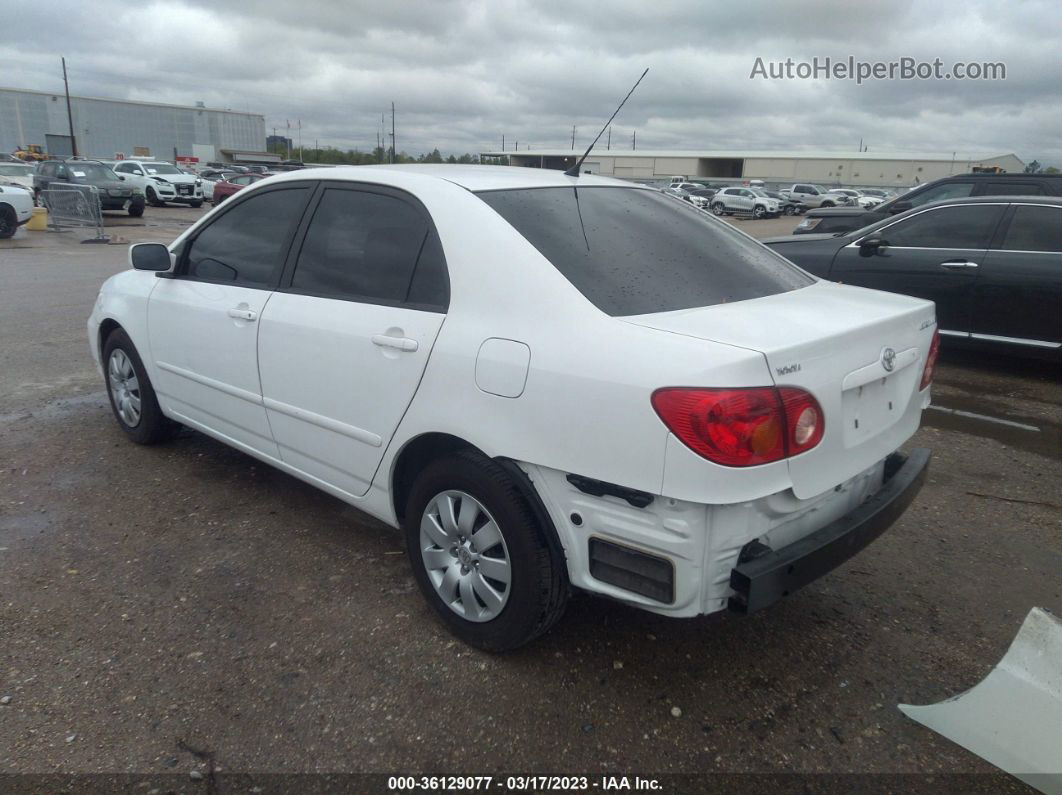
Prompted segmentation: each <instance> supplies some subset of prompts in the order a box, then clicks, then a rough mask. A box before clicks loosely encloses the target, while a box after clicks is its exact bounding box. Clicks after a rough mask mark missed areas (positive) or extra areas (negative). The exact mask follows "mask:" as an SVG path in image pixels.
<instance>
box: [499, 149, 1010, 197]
mask: <svg viewBox="0 0 1062 795" xmlns="http://www.w3.org/2000/svg"><path fill="white" fill-rule="evenodd" d="M581 155H582V151H577V152H573V151H571V150H565V149H528V150H524V149H521V150H519V151H516V152H504V151H501V152H484V153H483V154H482V156H483V157H491V158H507V159H508V161H509V164H510V165H514V166H528V167H531V168H555V169H568V168H571V166H572V165H573V164H574V163H575V162H576V160H577V159H578V157H580V156H581ZM992 167H999V168H1002V169H1003V170H1004V171H1009V172H1020V171H1022V170H1023V169H1024V168H1025V163H1023V162H1022V161H1021V160H1020V159H1018V157H1017V156H1016V155H1014V154H1009V153H988V154H985V153H977V154H969V153H964V152H956V153H954V154H952V153H950V152H949V153H946V154H945V153H939V152H937V153H931V154H912V153H908V152H836V151H807V152H803V151H787V152H755V151H745V150H733V151H716V150H703V151H685V152H675V151H671V152H669V151H641V150H629V151H617V150H615V149H611V150H607V149H606V150H603V149H598V148H595V149H594V151H593V152H591V153H590V156H589V157H588V158H587V159H586V162H584V163H583V166H582V170H583V171H584V172H585V171H589V172H591V173H594V174H601V175H604V176H610V177H621V178H626V179H638V180H660V179H668V178H669V177H672V176H678V175H682V176H686V177H690V178H693V179H718V180H720V181H740V180H746V179H762V180H763V181H764V182H771V183H786V182H812V183H818V184H822V185H853V186H864V187H872V186H900V185H902V186H909V185H915V184H919V183H922V182H927V181H929V180H934V179H938V178H940V177H945V176H948V175H949V174H963V173H966V172H969V171H971V170H972V169H974V168H992Z"/></svg>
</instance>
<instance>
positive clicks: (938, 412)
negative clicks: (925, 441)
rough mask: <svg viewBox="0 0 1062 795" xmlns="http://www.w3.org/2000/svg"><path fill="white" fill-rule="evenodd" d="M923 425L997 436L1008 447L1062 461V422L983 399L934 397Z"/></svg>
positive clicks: (923, 416)
mask: <svg viewBox="0 0 1062 795" xmlns="http://www.w3.org/2000/svg"><path fill="white" fill-rule="evenodd" d="M922 424H923V425H928V426H929V427H931V428H940V429H942V430H946V431H958V432H959V433H965V434H968V435H970V436H979V437H981V438H984V439H994V440H996V441H997V442H1002V443H1003V444H1005V445H1007V446H1008V447H1013V448H1016V449H1018V450H1025V451H1027V452H1030V453H1039V454H1040V455H1045V456H1048V457H1049V458H1055V459H1059V460H1062V425H1060V424H1059V423H1056V422H1051V421H1049V420H1045V419H1042V418H1039V417H1024V416H1018V415H1014V414H1003V413H1000V412H998V411H996V410H995V409H994V408H992V407H991V406H990V407H988V408H986V407H985V404H984V402H983V401H979V400H975V399H964V398H959V397H947V398H944V399H942V400H937V399H934V400H933V405H931V406H930V407H929V408H928V409H927V410H926V411H925V412H923V414H922Z"/></svg>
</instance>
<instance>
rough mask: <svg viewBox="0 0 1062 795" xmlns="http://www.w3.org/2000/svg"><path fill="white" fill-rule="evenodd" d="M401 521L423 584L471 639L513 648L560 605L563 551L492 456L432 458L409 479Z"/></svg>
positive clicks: (549, 621) (460, 633)
mask: <svg viewBox="0 0 1062 795" xmlns="http://www.w3.org/2000/svg"><path fill="white" fill-rule="evenodd" d="M404 530H405V536H406V549H407V552H408V554H409V562H410V565H411V566H412V567H413V574H414V577H415V578H416V580H417V584H418V585H419V586H420V589H421V592H422V593H423V594H424V597H425V598H426V599H427V600H428V602H429V603H430V604H431V606H432V608H433V609H434V610H435V612H436V613H437V614H438V615H439V617H440V618H441V619H442V620H443V622H444V623H445V624H446V625H447V626H448V627H449V629H450V631H451V632H453V633H454V634H455V635H457V637H459V638H460V639H461V640H463V641H465V642H466V643H468V644H470V645H472V646H477V647H479V648H481V649H485V650H487V651H496V652H497V651H506V650H508V649H514V648H516V647H518V646H522V645H523V644H525V643H528V642H529V641H531V640H534V639H535V638H536V637H538V636H539V635H541V634H542V633H544V632H546V630H548V629H549V628H550V627H551V626H553V624H554V623H555V622H556V621H557V619H558V618H560V616H561V614H562V613H563V612H564V607H565V604H566V603H567V599H568V582H567V571H566V569H565V563H564V560H563V558H561V556H560V555H559V554H558V553H556V552H555V551H554V549H553V548H552V547H551V546H550V544H549V541H548V539H547V537H546V533H547V532H548V530H547V529H546V528H543V527H542V526H541V525H540V524H539V522H538V521H537V519H536V518H535V513H534V511H533V510H532V508H531V505H530V504H529V503H528V500H527V498H526V497H525V496H524V495H523V493H522V492H521V491H520V490H519V489H518V488H517V486H516V485H515V484H514V483H513V481H512V479H511V478H510V477H509V476H508V475H507V474H506V473H505V471H504V470H503V469H502V468H501V467H500V466H498V464H497V463H495V462H494V461H491V460H490V459H488V458H485V457H483V456H481V455H478V454H473V453H459V454H457V455H454V456H450V457H447V458H445V459H441V460H439V461H436V462H435V463H433V464H430V465H429V466H428V467H427V468H426V469H425V470H424V472H422V473H421V475H420V476H419V477H418V478H417V480H416V482H415V483H414V485H413V489H412V491H411V493H410V496H409V500H408V502H407V505H406V513H405V520H404Z"/></svg>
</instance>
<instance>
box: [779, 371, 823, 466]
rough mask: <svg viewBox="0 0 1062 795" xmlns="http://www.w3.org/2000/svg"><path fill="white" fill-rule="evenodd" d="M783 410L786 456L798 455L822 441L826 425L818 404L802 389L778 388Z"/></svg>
mask: <svg viewBox="0 0 1062 795" xmlns="http://www.w3.org/2000/svg"><path fill="white" fill-rule="evenodd" d="M778 395H779V397H781V399H782V406H783V408H784V409H785V425H786V446H787V455H799V454H800V453H803V452H804V451H805V450H810V449H811V448H812V447H814V446H815V445H817V444H818V443H819V442H821V441H822V434H823V433H824V432H825V430H826V427H825V426H826V423H825V421H824V420H823V417H822V408H821V407H820V406H819V402H818V401H817V400H815V398H813V397H812V396H811V395H809V394H808V393H807V392H805V391H804V390H803V389H796V388H795V387H791V386H783V387H779V389H778Z"/></svg>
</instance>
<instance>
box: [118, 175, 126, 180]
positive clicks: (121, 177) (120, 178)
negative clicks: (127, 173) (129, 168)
mask: <svg viewBox="0 0 1062 795" xmlns="http://www.w3.org/2000/svg"><path fill="white" fill-rule="evenodd" d="M118 181H119V182H125V177H123V176H122V175H121V174H119V175H118Z"/></svg>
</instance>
